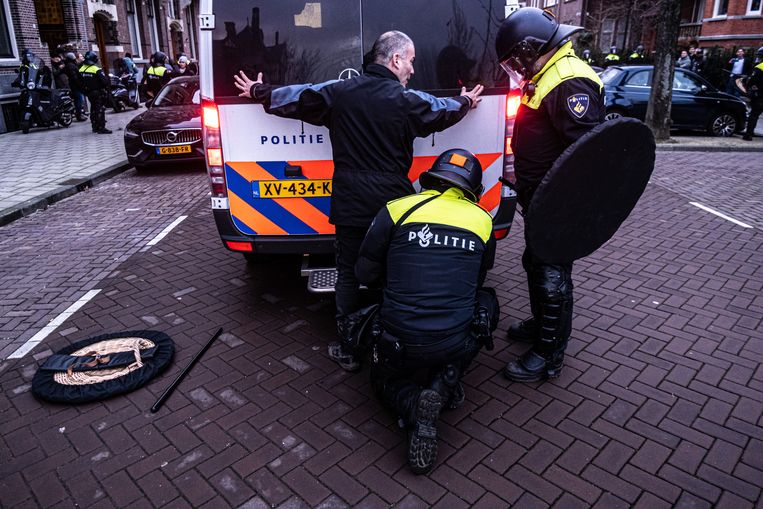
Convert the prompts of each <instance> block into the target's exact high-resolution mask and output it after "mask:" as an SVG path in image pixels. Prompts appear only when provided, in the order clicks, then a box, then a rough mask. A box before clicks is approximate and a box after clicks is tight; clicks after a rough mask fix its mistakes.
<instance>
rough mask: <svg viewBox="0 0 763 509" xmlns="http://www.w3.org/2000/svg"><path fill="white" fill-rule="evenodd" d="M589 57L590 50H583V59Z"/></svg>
mask: <svg viewBox="0 0 763 509" xmlns="http://www.w3.org/2000/svg"><path fill="white" fill-rule="evenodd" d="M590 56H591V50H590V49H587V48H586V49H584V50H583V58H588V57H590Z"/></svg>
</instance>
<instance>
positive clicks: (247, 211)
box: [225, 153, 502, 235]
mask: <svg viewBox="0 0 763 509" xmlns="http://www.w3.org/2000/svg"><path fill="white" fill-rule="evenodd" d="M501 155H502V154H500V153H495V154H477V158H478V159H479V160H480V163H481V164H482V168H483V171H484V170H487V169H488V168H489V167H490V166H491V165H493V164H500V163H501V159H500V157H501ZM435 158H436V156H418V157H414V158H413V164H412V165H411V169H410V171H409V173H408V176H409V177H410V179H411V182H414V183H416V181H417V180H418V178H419V175H421V174H422V173H423V172H425V171H426V170H428V169H429V168H430V167H431V166H432V163H433V162H434V160H435ZM287 165H290V166H301V167H302V175H303V176H301V177H288V178H287V177H286V175H285V168H286V166H287ZM333 173H334V163H333V161H332V160H319V161H257V162H252V161H237V162H236V161H233V162H227V161H226V163H225V175H226V181H227V183H228V199H229V203H230V214H231V218H232V220H233V223H234V224H235V225H236V228H238V230H239V231H241V233H244V234H246V235H314V234H333V233H334V226H333V225H331V224H329V221H328V216H329V207H330V200H331V198H330V197H328V196H320V197H311V198H259V197H255V193H254V192H253V186H254V185H256V182H259V181H263V180H289V181H290V180H295V179H297V180H299V179H311V180H312V179H330V178H331V177H332V175H333ZM498 174H499V175H500V174H501V172H500V170H499V171H498ZM485 188H486V190H485V193H484V194H483V195H482V199H481V200H480V205H481V206H482V207H483V208H485V209H486V210H488V211H490V212H495V210H496V209H497V208H498V205H499V204H500V199H501V196H500V193H501V184H500V183H499V182H497V181H496V182H485Z"/></svg>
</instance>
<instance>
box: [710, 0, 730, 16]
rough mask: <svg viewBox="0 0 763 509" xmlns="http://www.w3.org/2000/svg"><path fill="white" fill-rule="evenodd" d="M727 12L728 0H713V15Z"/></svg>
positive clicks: (721, 14)
mask: <svg viewBox="0 0 763 509" xmlns="http://www.w3.org/2000/svg"><path fill="white" fill-rule="evenodd" d="M728 13H729V0H715V5H714V6H713V16H725V15H727V14H728Z"/></svg>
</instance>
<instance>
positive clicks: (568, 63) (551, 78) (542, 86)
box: [522, 42, 604, 110]
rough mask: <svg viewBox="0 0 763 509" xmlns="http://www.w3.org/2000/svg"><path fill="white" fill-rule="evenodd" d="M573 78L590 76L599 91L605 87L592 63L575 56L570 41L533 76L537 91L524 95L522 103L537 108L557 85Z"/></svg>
mask: <svg viewBox="0 0 763 509" xmlns="http://www.w3.org/2000/svg"><path fill="white" fill-rule="evenodd" d="M572 78H588V79H589V80H591V81H593V82H594V83H596V84H598V85H599V91H601V90H602V88H604V84H603V83H602V82H601V79H599V76H598V75H597V74H596V71H594V70H593V69H592V68H591V66H590V65H588V64H586V63H585V62H583V61H582V60H580V59H579V58H578V57H576V56H575V50H573V49H572V43H571V42H568V43H567V44H565V45H564V46H562V47H561V48H560V49H559V51H557V52H556V53H555V54H554V56H553V57H551V60H549V61H548V62H547V63H546V65H544V66H543V69H541V70H540V72H539V73H538V74H536V75H535V76H533V79H532V81H533V83H535V92H534V94H533V95H532V97H530V96H529V95H527V94H525V95H524V96H522V104H525V105H527V106H528V107H530V108H532V109H534V110H537V109H538V108H539V107H540V103H541V101H543V98H544V97H546V96H547V95H548V94H549V93H550V92H551V91H552V90H553V89H554V88H556V86H557V85H559V84H560V83H562V82H564V81H567V80H569V79H572Z"/></svg>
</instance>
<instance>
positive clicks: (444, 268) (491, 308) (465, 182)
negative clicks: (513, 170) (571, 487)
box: [355, 149, 499, 474]
mask: <svg viewBox="0 0 763 509" xmlns="http://www.w3.org/2000/svg"><path fill="white" fill-rule="evenodd" d="M419 182H420V183H421V187H422V188H423V189H424V190H423V191H422V192H421V193H419V194H414V195H410V196H406V197H404V198H400V199H397V200H393V201H391V202H389V203H387V205H386V207H385V208H383V209H382V210H381V211H380V212H379V213H378V214H377V215H376V217H375V219H374V221H373V223H372V224H371V227H370V228H369V230H368V233H367V234H366V237H365V240H364V241H363V244H362V247H361V249H360V257H359V259H358V262H357V264H356V265H355V273H356V276H357V277H358V279H359V280H360V281H361V282H362V283H364V284H366V285H370V286H371V285H374V284H379V283H381V285H382V287H383V299H382V303H381V304H380V306H379V309H378V319H377V321H376V322H375V324H374V327H372V328H371V330H372V331H373V335H374V336H375V343H374V346H373V352H372V366H371V385H372V386H373V388H374V391H375V392H376V393H377V395H378V396H379V398H380V399H381V401H382V403H383V404H385V405H386V406H387V407H389V408H390V409H391V410H392V411H393V412H395V413H396V414H397V415H398V416H399V417H400V419H401V421H402V422H403V423H404V424H405V426H406V428H407V429H408V431H409V433H410V435H409V447H408V464H409V465H410V467H411V469H412V470H413V472H414V473H417V474H422V473H426V472H429V471H430V470H431V469H432V467H433V466H434V463H435V460H436V458H437V428H436V424H437V419H438V416H439V413H440V411H441V410H442V409H443V407H449V408H456V407H457V406H458V405H460V403H462V402H463V400H464V393H463V387H462V386H461V383H460V379H461V377H462V375H463V374H464V372H465V371H466V370H467V368H468V367H469V364H470V363H471V361H472V360H473V359H474V357H475V356H476V355H477V353H478V352H479V349H480V347H481V346H487V347H488V349H492V336H491V332H492V331H493V330H495V328H496V325H497V323H498V313H499V309H498V301H497V299H496V296H495V292H494V291H493V290H492V289H488V288H482V285H483V283H484V281H485V277H486V275H487V271H488V270H489V269H490V268H491V267H492V266H493V261H494V258H495V239H494V237H493V223H492V217H491V216H490V214H488V213H487V212H486V211H485V210H483V209H482V208H480V207H479V206H478V205H477V204H476V202H477V200H478V199H479V197H480V195H481V193H482V190H483V186H482V167H481V165H480V162H479V160H478V159H477V158H476V157H475V156H474V155H473V154H471V153H470V152H468V151H466V150H461V149H453V150H448V151H446V152H444V153H443V154H441V155H440V156H439V157H438V158H437V159H436V160H435V162H434V165H433V166H432V168H431V169H430V170H429V171H427V172H425V173H423V174H422V175H421V177H420V179H419Z"/></svg>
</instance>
